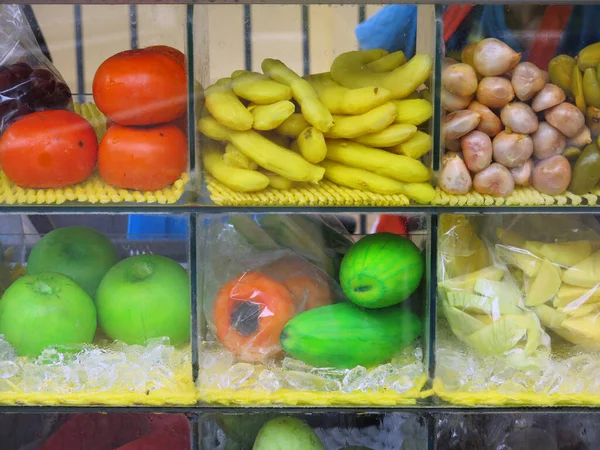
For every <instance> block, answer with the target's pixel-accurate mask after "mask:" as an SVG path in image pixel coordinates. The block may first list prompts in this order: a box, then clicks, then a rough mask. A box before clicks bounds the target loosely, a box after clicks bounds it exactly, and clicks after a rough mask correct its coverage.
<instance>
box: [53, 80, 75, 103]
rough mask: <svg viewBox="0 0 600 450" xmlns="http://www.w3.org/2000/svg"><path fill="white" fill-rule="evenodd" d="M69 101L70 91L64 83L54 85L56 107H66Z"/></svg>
mask: <svg viewBox="0 0 600 450" xmlns="http://www.w3.org/2000/svg"><path fill="white" fill-rule="evenodd" d="M70 100H71V90H70V89H69V87H68V86H67V85H66V84H64V83H56V89H54V101H55V103H56V105H58V106H67V104H68V103H69V101H70Z"/></svg>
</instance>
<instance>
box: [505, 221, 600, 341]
mask: <svg viewBox="0 0 600 450" xmlns="http://www.w3.org/2000/svg"><path fill="white" fill-rule="evenodd" d="M505 222H506V224H505V227H497V228H496V233H497V236H498V241H497V243H496V246H495V251H496V254H497V255H498V257H499V258H500V260H502V261H503V262H504V263H505V264H506V265H507V266H508V267H509V269H510V270H511V272H512V273H513V274H514V279H515V280H517V282H518V285H519V287H520V289H521V291H522V292H523V293H524V295H525V297H524V298H525V306H526V307H527V308H529V309H531V310H532V311H534V312H535V314H536V315H537V317H538V318H539V320H540V322H541V323H542V324H543V325H544V327H546V328H548V329H549V330H552V331H553V332H554V333H556V334H557V335H558V336H560V337H562V338H563V339H565V340H566V341H568V342H570V343H572V344H575V345H577V346H579V347H580V349H579V350H581V349H584V350H590V351H598V350H600V289H599V286H600V226H599V224H598V222H597V221H596V219H595V218H594V217H592V216H584V215H557V216H556V215H553V216H552V217H550V216H545V215H523V216H519V217H515V218H513V219H512V220H510V221H505ZM553 347H554V342H553Z"/></svg>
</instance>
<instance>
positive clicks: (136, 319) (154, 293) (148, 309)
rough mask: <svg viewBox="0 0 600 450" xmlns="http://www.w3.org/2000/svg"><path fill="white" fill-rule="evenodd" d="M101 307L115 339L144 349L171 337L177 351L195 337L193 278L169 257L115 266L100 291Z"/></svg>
mask: <svg viewBox="0 0 600 450" xmlns="http://www.w3.org/2000/svg"><path fill="white" fill-rule="evenodd" d="M96 307H97V308H98V322H99V323H100V327H101V328H102V330H103V331H104V332H105V333H106V335H107V336H109V337H110V338H111V339H117V340H120V341H123V342H125V343H127V344H143V343H144V342H145V341H146V340H147V339H150V338H157V337H163V336H167V337H169V338H170V340H171V344H173V345H178V344H182V343H184V342H185V341H187V340H188V339H189V337H190V312H191V307H190V281H189V277H188V274H187V272H186V271H185V269H184V268H183V267H181V266H180V265H179V264H177V263H176V262H175V261H173V260H171V259H169V258H165V257H164V256H159V255H139V256H132V257H130V258H127V259H124V260H123V261H121V262H119V263H117V264H116V265H114V266H113V267H112V268H111V269H110V270H109V271H108V272H107V274H106V275H105V276H104V278H103V279H102V281H101V282H100V286H98V291H97V292H96Z"/></svg>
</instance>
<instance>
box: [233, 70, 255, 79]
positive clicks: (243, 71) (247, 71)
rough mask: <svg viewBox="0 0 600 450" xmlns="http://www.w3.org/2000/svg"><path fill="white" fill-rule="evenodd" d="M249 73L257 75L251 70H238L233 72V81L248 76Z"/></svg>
mask: <svg viewBox="0 0 600 450" xmlns="http://www.w3.org/2000/svg"><path fill="white" fill-rule="evenodd" d="M248 73H257V72H250V71H249V70H244V69H238V70H234V71H233V72H231V79H232V80H235V79H236V78H238V77H240V76H242V75H245V74H248Z"/></svg>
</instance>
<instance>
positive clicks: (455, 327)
mask: <svg viewBox="0 0 600 450" xmlns="http://www.w3.org/2000/svg"><path fill="white" fill-rule="evenodd" d="M443 311H444V315H445V316H446V320H448V324H450V328H451V329H452V332H453V333H454V334H456V335H457V336H459V337H463V338H464V337H466V336H469V335H470V334H473V333H475V332H476V331H478V330H480V329H482V328H483V327H485V325H484V324H483V323H482V322H480V321H479V320H477V319H475V318H474V317H472V316H470V315H469V314H467V313H465V312H463V311H461V310H460V309H457V308H454V307H453V306H450V305H448V304H444V306H443Z"/></svg>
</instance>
